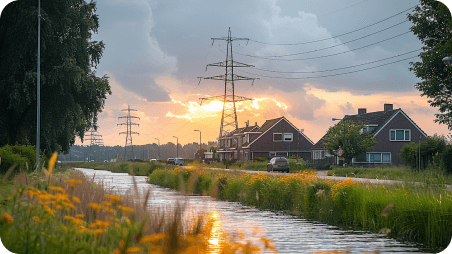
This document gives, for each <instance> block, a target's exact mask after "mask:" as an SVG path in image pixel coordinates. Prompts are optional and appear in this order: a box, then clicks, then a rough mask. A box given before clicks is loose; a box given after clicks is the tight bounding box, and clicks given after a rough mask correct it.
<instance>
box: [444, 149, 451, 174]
mask: <svg viewBox="0 0 452 254" xmlns="http://www.w3.org/2000/svg"><path fill="white" fill-rule="evenodd" d="M441 167H442V168H443V169H444V170H446V172H447V173H448V174H451V175H452V145H448V146H446V149H445V150H444V152H443V153H442V159H441Z"/></svg>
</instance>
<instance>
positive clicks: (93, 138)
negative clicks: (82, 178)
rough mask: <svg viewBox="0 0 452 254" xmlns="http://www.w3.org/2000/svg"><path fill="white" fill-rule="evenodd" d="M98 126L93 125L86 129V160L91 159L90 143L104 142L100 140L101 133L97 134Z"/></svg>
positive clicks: (98, 143)
mask: <svg viewBox="0 0 452 254" xmlns="http://www.w3.org/2000/svg"><path fill="white" fill-rule="evenodd" d="M98 127H99V126H95V125H93V127H91V129H90V130H89V131H87V133H89V138H87V139H86V140H90V144H89V159H88V161H91V146H92V145H103V144H104V142H103V141H102V135H100V134H97V130H96V129H97V128H98ZM94 160H96V157H94Z"/></svg>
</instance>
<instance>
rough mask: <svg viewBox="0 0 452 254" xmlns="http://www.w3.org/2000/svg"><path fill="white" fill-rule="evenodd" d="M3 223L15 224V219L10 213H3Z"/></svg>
mask: <svg viewBox="0 0 452 254" xmlns="http://www.w3.org/2000/svg"><path fill="white" fill-rule="evenodd" d="M1 221H3V223H5V224H7V223H10V222H13V221H14V219H13V217H12V216H11V215H10V214H9V213H7V212H3V213H2V217H1Z"/></svg>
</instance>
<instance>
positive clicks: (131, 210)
mask: <svg viewBox="0 0 452 254" xmlns="http://www.w3.org/2000/svg"><path fill="white" fill-rule="evenodd" d="M118 209H120V210H123V211H124V212H130V213H133V212H134V211H135V210H133V209H132V208H130V207H127V206H122V205H118Z"/></svg>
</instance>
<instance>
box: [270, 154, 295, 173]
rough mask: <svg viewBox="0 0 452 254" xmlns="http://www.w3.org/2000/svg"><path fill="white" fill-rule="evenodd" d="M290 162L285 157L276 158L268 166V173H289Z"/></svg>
mask: <svg viewBox="0 0 452 254" xmlns="http://www.w3.org/2000/svg"><path fill="white" fill-rule="evenodd" d="M289 167H290V166H289V161H288V160H287V159H286V158H284V157H274V158H272V159H271V160H270V162H268V164H267V172H273V171H282V172H287V173H289Z"/></svg>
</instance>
